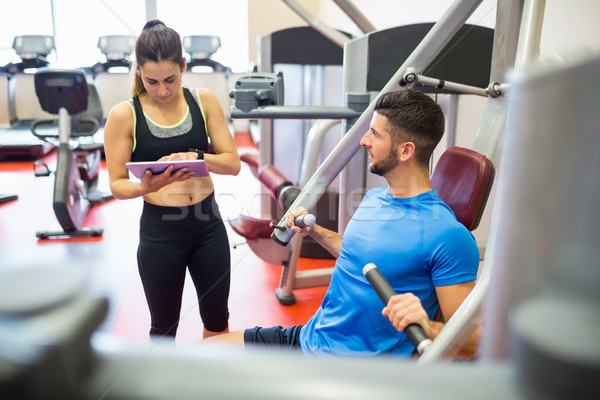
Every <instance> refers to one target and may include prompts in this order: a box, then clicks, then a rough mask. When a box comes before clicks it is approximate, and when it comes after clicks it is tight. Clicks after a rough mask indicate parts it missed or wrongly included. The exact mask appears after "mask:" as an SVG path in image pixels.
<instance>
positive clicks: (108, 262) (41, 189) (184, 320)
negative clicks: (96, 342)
mask: <svg viewBox="0 0 600 400" xmlns="http://www.w3.org/2000/svg"><path fill="white" fill-rule="evenodd" d="M235 138H236V143H237V145H238V149H239V151H240V153H243V152H245V151H249V150H250V151H251V147H252V143H251V140H250V139H249V136H248V135H245V134H236V135H235ZM44 159H45V161H46V162H47V163H48V164H49V165H50V167H51V169H53V164H54V162H55V156H54V154H53V153H51V154H49V155H48V156H46V157H45V158H44ZM33 161H34V160H32V159H17V160H15V159H10V160H7V159H2V158H0V193H1V194H16V195H18V199H17V200H14V201H10V202H7V203H4V204H0V270H6V269H9V268H25V267H28V266H37V267H46V266H48V267H50V266H56V265H64V264H69V265H76V266H77V267H78V268H79V267H80V268H84V269H85V270H86V272H87V275H88V287H89V289H90V290H91V291H92V292H94V293H96V294H98V295H99V296H105V297H106V298H107V299H108V300H109V305H110V306H109V314H108V316H107V318H106V319H105V321H104V322H103V324H102V325H101V326H100V327H99V328H98V330H97V331H98V332H103V333H111V334H113V335H115V336H117V337H121V338H123V339H126V340H130V341H134V342H147V341H148V329H149V323H150V322H149V321H150V316H149V312H148V308H147V305H146V300H145V298H144V294H143V289H142V286H141V282H140V279H139V275H138V273H137V265H136V250H137V242H138V226H139V216H140V212H141V208H142V200H141V199H133V200H124V201H120V200H111V201H109V202H107V203H104V204H102V205H99V206H95V207H93V208H92V209H91V211H90V212H89V213H88V215H87V218H86V220H85V223H84V226H86V227H101V228H103V229H104V233H103V235H102V236H101V237H96V238H76V239H44V240H39V239H38V238H37V237H36V232H37V231H40V230H58V229H60V225H59V224H58V222H57V220H56V217H55V215H54V212H53V210H52V190H53V183H54V177H53V176H50V177H35V176H34V174H33V167H32V165H33ZM242 164H243V166H242V171H241V172H240V174H239V175H238V176H235V177H232V176H221V175H213V180H214V182H215V193H216V196H217V199H218V202H219V207H220V210H221V214H222V216H223V219H224V220H225V226H226V227H227V228H228V233H229V242H230V245H231V256H232V257H231V258H232V264H231V270H232V273H231V295H230V299H229V308H230V315H231V318H230V329H231V330H232V331H236V330H241V329H244V328H247V327H253V326H255V325H261V326H273V325H281V326H289V325H295V324H303V323H305V322H306V321H307V320H308V319H309V318H310V317H311V316H312V314H313V313H314V312H315V310H316V309H317V308H318V306H319V304H320V303H321V300H322V298H323V295H324V293H325V287H318V288H309V289H301V290H296V291H295V292H294V293H295V296H296V303H295V304H294V305H291V306H284V305H281V304H280V303H279V302H278V300H277V298H276V297H275V289H276V288H277V287H278V285H279V279H280V275H281V266H277V265H271V264H268V263H266V262H264V261H263V260H261V259H260V258H259V257H258V256H256V255H255V254H254V253H253V252H252V251H251V250H250V248H249V247H248V246H247V245H245V244H244V239H243V238H242V237H240V236H239V235H237V234H236V233H235V232H233V230H232V229H231V228H230V226H229V223H228V222H227V220H229V219H233V218H235V217H237V216H238V215H239V214H240V213H243V214H247V215H252V216H255V217H260V214H259V212H258V210H259V208H258V207H259V204H258V200H259V196H258V195H259V193H260V184H259V182H258V181H257V180H256V179H255V178H254V176H253V175H252V173H251V171H250V169H249V168H248V167H247V166H246V165H245V164H244V163H242ZM99 187H100V189H102V190H104V191H109V189H108V173H107V171H106V166H105V165H103V166H102V170H101V173H100V181H99ZM330 266H333V260H320V259H308V258H301V259H300V262H299V266H298V269H299V270H301V269H307V268H323V267H330ZM201 335H202V322H201V320H200V316H199V313H198V306H197V301H196V298H195V291H194V289H193V285H192V283H191V281H189V280H188V281H187V282H186V285H185V290H184V299H183V305H182V309H181V321H180V325H179V331H178V335H177V343H178V344H189V343H193V342H196V341H199V340H201Z"/></svg>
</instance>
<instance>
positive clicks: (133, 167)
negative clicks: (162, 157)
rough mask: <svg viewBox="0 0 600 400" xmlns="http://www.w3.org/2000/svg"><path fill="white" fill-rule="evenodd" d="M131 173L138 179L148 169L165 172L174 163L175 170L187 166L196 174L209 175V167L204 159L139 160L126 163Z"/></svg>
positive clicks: (154, 172)
mask: <svg viewBox="0 0 600 400" xmlns="http://www.w3.org/2000/svg"><path fill="white" fill-rule="evenodd" d="M125 165H126V166H127V168H128V169H129V170H130V171H131V173H132V174H133V175H134V176H135V177H136V178H138V179H141V178H142V176H144V173H145V172H146V170H147V169H149V170H150V171H152V173H153V174H160V173H163V172H164V171H165V170H166V169H167V168H168V167H169V165H174V168H173V172H175V171H177V170H179V169H181V168H184V167H187V168H188V169H189V170H190V171H194V172H195V174H194V176H208V169H207V168H206V162H205V161H204V160H177V161H139V162H128V163H126V164H125Z"/></svg>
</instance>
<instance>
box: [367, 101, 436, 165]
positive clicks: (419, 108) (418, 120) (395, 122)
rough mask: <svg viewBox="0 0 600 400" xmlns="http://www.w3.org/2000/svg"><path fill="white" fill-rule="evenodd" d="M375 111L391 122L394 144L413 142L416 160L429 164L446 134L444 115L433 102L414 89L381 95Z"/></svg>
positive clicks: (389, 128)
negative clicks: (434, 151)
mask: <svg viewBox="0 0 600 400" xmlns="http://www.w3.org/2000/svg"><path fill="white" fill-rule="evenodd" d="M374 111H376V112H377V113H378V114H380V115H383V116H384V117H386V118H387V119H388V130H389V131H390V133H391V134H392V143H393V144H400V143H401V142H413V143H414V144H415V157H416V159H417V161H418V162H419V163H420V164H422V165H426V164H427V163H428V162H429V159H430V158H431V154H432V153H433V150H434V149H435V147H436V146H437V145H438V143H439V142H440V140H441V139H442V136H443V135H444V130H445V127H444V113H443V111H442V109H441V107H440V106H439V105H438V104H437V103H436V102H435V101H433V99H432V98H431V97H429V96H427V95H425V94H423V93H420V92H416V91H414V90H412V89H406V90H397V91H393V92H388V93H384V94H382V95H381V96H380V97H379V98H378V99H377V101H376V103H375V107H374Z"/></svg>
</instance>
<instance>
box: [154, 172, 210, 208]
mask: <svg viewBox="0 0 600 400" xmlns="http://www.w3.org/2000/svg"><path fill="white" fill-rule="evenodd" d="M214 190H215V188H214V185H213V181H212V179H211V178H210V176H204V177H198V178H192V179H188V180H186V181H183V182H175V183H172V184H170V185H169V186H165V187H164V188H162V189H161V190H159V191H158V192H154V193H148V194H147V195H145V196H144V201H147V202H148V203H151V204H154V205H156V206H163V207H187V206H191V205H194V204H197V203H200V202H201V201H202V200H204V199H205V198H207V197H208V196H209V195H210V194H211V193H212V192H213V191H214Z"/></svg>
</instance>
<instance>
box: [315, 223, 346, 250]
mask: <svg viewBox="0 0 600 400" xmlns="http://www.w3.org/2000/svg"><path fill="white" fill-rule="evenodd" d="M308 235H309V236H310V237H312V238H313V239H315V240H316V241H317V242H318V243H319V244H320V245H321V246H323V248H325V250H327V251H328V252H330V253H331V254H332V255H333V256H334V257H335V258H338V256H339V255H340V250H341V248H342V235H340V234H339V233H337V232H334V231H331V230H329V229H326V228H323V227H322V226H320V225H317V224H315V225H313V227H312V228H311V230H310V231H309V232H308Z"/></svg>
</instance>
